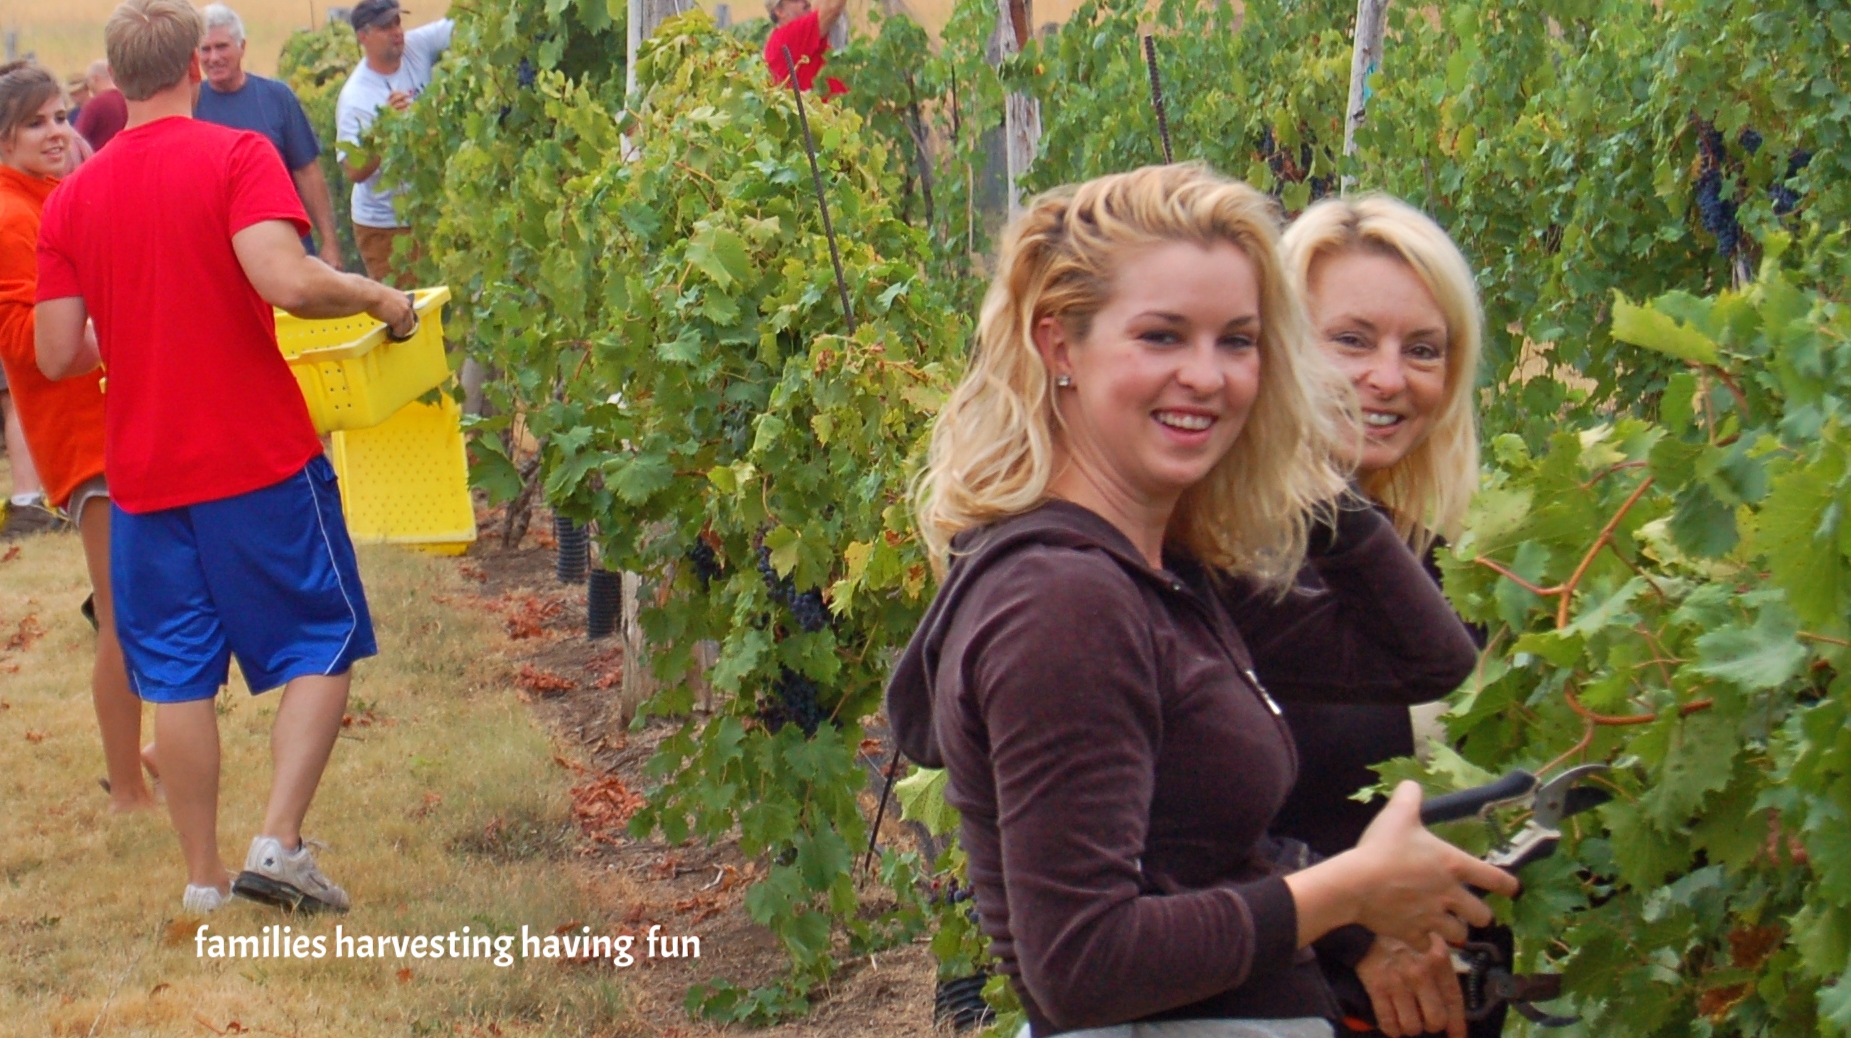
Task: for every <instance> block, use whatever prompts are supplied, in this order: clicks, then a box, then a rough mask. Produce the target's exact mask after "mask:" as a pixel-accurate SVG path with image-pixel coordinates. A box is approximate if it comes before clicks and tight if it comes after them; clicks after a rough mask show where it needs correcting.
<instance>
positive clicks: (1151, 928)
mask: <svg viewBox="0 0 1851 1038" xmlns="http://www.w3.org/2000/svg"><path fill="white" fill-rule="evenodd" d="M1336 525H1337V529H1336V531H1335V534H1334V536H1333V533H1332V531H1331V530H1330V529H1328V528H1324V529H1320V530H1315V531H1314V532H1313V538H1312V539H1313V549H1314V554H1313V557H1312V558H1310V559H1309V560H1308V563H1309V565H1311V566H1312V567H1314V568H1315V569H1316V570H1317V573H1318V575H1319V577H1320V578H1321V579H1322V582H1323V584H1324V586H1325V587H1326V588H1327V589H1328V592H1327V593H1324V594H1320V595H1315V596H1311V595H1305V594H1298V593H1294V594H1292V595H1290V596H1288V597H1286V598H1285V599H1283V600H1281V599H1277V598H1275V596H1274V595H1273V594H1272V593H1271V592H1269V591H1263V590H1260V589H1257V588H1254V587H1253V586H1251V585H1249V584H1245V583H1243V582H1240V581H1220V582H1216V581H1211V580H1210V579H1209V577H1208V574H1207V573H1206V572H1204V570H1203V569H1202V568H1201V567H1200V566H1199V565H1197V564H1195V563H1194V562H1193V561H1192V560H1191V559H1189V558H1188V557H1187V556H1185V555H1182V554H1179V553H1172V554H1169V555H1166V558H1165V563H1166V568H1165V569H1163V570H1156V569H1152V568H1151V567H1150V566H1149V565H1147V564H1146V563H1145V562H1144V560H1143V559H1142V558H1141V557H1140V556H1139V554H1138V552H1137V550H1136V549H1135V548H1134V547H1133V546H1132V544H1131V542H1130V541H1129V540H1128V539H1127V538H1126V537H1125V536H1124V535H1123V534H1121V533H1120V532H1119V531H1118V530H1117V529H1116V528H1114V527H1113V526H1112V525H1111V524H1110V523H1108V522H1107V521H1106V520H1105V519H1103V518H1101V517H1100V516H1098V515H1096V514H1094V513H1093V512H1090V511H1088V510H1087V509H1085V508H1082V507H1080V506H1078V505H1074V504H1071V503H1068V502H1064V501H1050V502H1048V503H1047V504H1045V505H1043V506H1041V507H1039V508H1037V509H1035V510H1034V511H1031V512H1028V513H1025V514H1023V515H1020V516H1017V517H1015V518H1012V519H1009V520H1006V521H1004V522H1000V523H997V524H995V525H993V526H989V527H986V528H983V529H981V530H973V531H968V532H967V533H966V534H964V535H961V536H960V537H959V538H958V539H957V541H956V542H954V548H953V562H952V564H951V567H950V572H949V573H948V574H947V575H946V579H945V582H944V584H943V586H942V587H941V588H940V589H939V592H938V596H937V598H936V599H934V601H933V603H932V606H931V608H930V609H929V610H928V611H927V613H926V616H925V618H924V620H923V621H922V622H921V624H920V627H919V630H918V631H917V632H916V633H915V634H914V635H913V639H912V643H911V644H910V645H909V646H908V647H907V650H906V652H905V654H904V655H903V656H902V657H901V659H900V662H899V664H898V665H897V667H896V669H895V671H894V675H893V680H892V682H891V683H890V685H889V686H888V690H887V710H888V715H889V717H890V719H891V720H892V723H893V726H894V732H895V734H896V736H897V738H898V740H899V744H900V748H901V749H902V750H903V751H905V753H906V755H907V756H908V757H911V758H912V759H913V760H915V761H918V762H920V763H921V764H925V765H928V766H933V767H945V768H947V769H948V770H949V772H950V783H949V790H948V799H949V800H950V802H951V803H952V805H953V806H955V807H956V808H958V810H959V811H961V812H962V813H963V825H962V829H961V833H960V835H961V837H962V840H963V844H964V849H965V851H966V852H967V853H968V854H969V856H970V878H971V881H972V883H973V884H974V885H975V887H976V901H977V909H978V912H979V915H980V917H981V919H982V923H983V928H984V931H985V932H986V933H987V934H988V935H989V936H990V938H991V939H992V941H993V942H994V943H993V945H992V951H993V953H994V954H995V955H996V957H997V959H998V960H999V963H1000V965H1001V968H1002V969H1003V971H1004V972H1005V973H1007V974H1008V975H1009V976H1010V977H1011V979H1012V981H1013V982H1014V985H1015V988H1016V992H1017V994H1018V995H1019V996H1020V997H1021V1000H1022V1004H1023V1006H1024V1008H1025V1009H1026V1010H1027V1012H1028V1018H1029V1021H1030V1023H1031V1025H1032V1027H1033V1030H1034V1034H1035V1035H1036V1036H1037V1038H1040V1036H1045V1035H1050V1034H1058V1033H1060V1032H1062V1031H1069V1030H1077V1029H1082V1028H1088V1027H1101V1026H1107V1025H1111V1024H1118V1023H1125V1022H1128V1021H1133V1020H1149V1019H1179V1018H1246V1019H1265V1018H1288V1017H1307V1016H1314V1017H1315V1016H1322V1017H1332V1016H1334V1007H1333V1005H1332V1002H1331V999H1330V995H1329V991H1328V989H1327V988H1326V986H1325V983H1324V980H1323V977H1322V976H1321V974H1320V973H1319V970H1318V967H1317V964H1316V962H1315V961H1314V959H1313V957H1312V955H1311V953H1310V951H1309V950H1308V949H1307V950H1304V951H1302V952H1301V951H1300V950H1299V949H1298V937H1297V932H1298V921H1297V913H1296V908H1295V906H1294V904H1293V901H1292V895H1291V892H1290V890H1289V889H1288V888H1287V887H1286V885H1285V881H1284V879H1283V876H1284V875H1285V873H1287V872H1289V871H1291V870H1292V868H1293V867H1296V865H1297V864H1299V863H1296V862H1295V863H1292V864H1286V863H1282V862H1280V861H1279V860H1277V859H1279V858H1281V857H1283V855H1282V854H1281V850H1280V847H1279V845H1278V844H1277V843H1276V842H1275V841H1273V840H1271V839H1270V838H1269V837H1267V836H1266V830H1267V825H1268V823H1269V822H1270V821H1271V820H1272V817H1273V815H1274V814H1275V813H1276V812H1277V811H1278V809H1279V805H1280V804H1281V803H1283V802H1284V800H1285V796H1286V793H1287V792H1288V791H1289V790H1290V789H1291V786H1292V782H1293V778H1294V774H1295V771H1296V767H1297V764H1296V760H1295V759H1294V756H1293V751H1292V740H1291V736H1290V734H1289V732H1288V731H1287V729H1286V726H1285V722H1284V721H1283V720H1282V719H1281V718H1280V716H1279V712H1278V708H1277V707H1276V706H1275V705H1274V704H1273V703H1272V701H1271V700H1270V699H1269V698H1268V697H1267V695H1266V693H1265V692H1264V691H1263V690H1262V689H1261V688H1260V687H1259V682H1258V680H1257V679H1256V678H1255V677H1254V676H1253V662H1254V661H1253V659H1252V658H1251V657H1250V655H1249V652H1248V649H1247V646H1248V645H1249V644H1253V645H1261V646H1268V647H1270V650H1269V651H1270V652H1271V653H1272V654H1273V655H1272V656H1269V657H1268V658H1267V659H1266V662H1267V663H1268V664H1269V665H1270V666H1272V667H1273V668H1274V669H1275V670H1277V668H1278V667H1279V666H1286V667H1289V668H1307V669H1309V670H1311V671H1313V672H1315V673H1314V678H1315V679H1314V680H1309V681H1306V682H1304V683H1303V684H1304V686H1305V687H1307V688H1312V689H1315V690H1316V694H1318V695H1320V696H1328V697H1330V698H1333V699H1343V700H1348V701H1352V702H1354V701H1369V702H1400V703H1412V702H1420V701H1423V700H1428V699H1432V698H1435V697H1436V696H1437V695H1440V694H1444V693H1445V692H1448V691H1451V690H1452V689H1453V688H1455V687H1456V686H1457V685H1458V684H1459V683H1460V682H1461V681H1463V680H1464V679H1465V677H1466V676H1467V675H1468V674H1469V673H1470V672H1471V669H1472V666H1473V664H1474V662H1475V660H1476V653H1475V650H1474V647H1473V644H1472V640H1471V637H1470V636H1469V634H1468V633H1467V632H1466V630H1465V628H1464V627H1463V626H1462V625H1461V624H1460V623H1459V621H1458V619H1457V618H1456V617H1455V616H1454V615H1453V612H1452V609H1451V608H1450V607H1449V606H1448V605H1447V604H1446V601H1445V599H1444V598H1442V597H1441V596H1440V594H1439V592H1438V590H1437V589H1436V588H1435V587H1434V585H1433V582H1432V581H1431V580H1430V579H1429V578H1428V577H1427V575H1426V574H1425V573H1424V572H1423V571H1422V570H1421V566H1420V563H1419V561H1417V560H1416V559H1415V558H1414V556H1413V555H1412V554H1411V553H1410V552H1409V551H1408V549H1407V546H1406V545H1405V544H1403V543H1402V542H1401V540H1400V538H1398V537H1397V536H1396V535H1395V532H1394V529H1393V528H1392V527H1390V526H1389V525H1388V523H1387V522H1386V521H1384V520H1383V519H1382V518H1381V516H1380V515H1378V514H1376V513H1375V512H1374V511H1373V510H1370V509H1367V508H1360V509H1356V510H1344V511H1342V512H1340V513H1339V518H1338V520H1337V524H1336ZM1243 636H1244V637H1243Z"/></svg>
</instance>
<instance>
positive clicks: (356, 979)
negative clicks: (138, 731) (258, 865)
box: [0, 536, 633, 1038]
mask: <svg viewBox="0 0 1851 1038" xmlns="http://www.w3.org/2000/svg"><path fill="white" fill-rule="evenodd" d="M20 549H21V550H20V552H19V553H18V554H17V555H16V556H14V557H11V558H9V559H8V560H7V561H5V562H0V702H3V703H4V704H5V705H4V707H3V708H0V747H4V750H3V751H0V760H4V761H5V762H6V763H7V767H6V768H5V769H4V771H3V772H0V803H4V804H5V805H6V810H5V812H4V814H0V1033H5V1034H48V1033H49V1034H55V1035H91V1034H95V1035H125V1036H126V1035H181V1034H185V1035H203V1034H207V1033H219V1034H231V1033H266V1034H278V1035H289V1036H297V1035H300V1036H304V1038H308V1036H317V1035H330V1036H332V1035H340V1036H366V1035H385V1034H392V1035H419V1034H445V1035H449V1034H465V1035H476V1034H481V1035H502V1034H506V1035H517V1034H532V1035H540V1034H561V1035H565V1034H571V1035H586V1034H611V1033H629V1032H630V1031H631V1029H632V1027H633V1022H632V1021H631V1019H630V1018H629V1017H628V1015H627V1014H626V1012H625V1010H624V1003H625V993H624V988H623V985H624V983H625V978H624V977H623V975H621V974H618V973H616V972H614V971H611V970H608V969H606V970H598V969H593V968H588V967H568V968H562V967H559V966H557V965H554V964H552V963H546V962H525V963H521V962H517V963H516V964H515V965H514V966H512V967H509V968H497V967H495V966H493V965H488V964H484V963H482V962H480V961H462V962H452V961H449V960H445V961H441V962H433V961H428V960H427V961H421V962H415V963H409V964H404V963H399V962H396V961H392V960H386V961H383V962H381V961H378V960H372V961H368V960H352V959H347V960H339V961H336V960H334V959H332V958H329V959H324V960H320V961H314V960H310V961H300V960H265V961H249V960H247V961H241V962H240V961H230V962H224V961H221V962H212V961H205V960H200V959H198V958H196V957H195V950H194V943H193V932H194V928H195V927H196V926H197V924H198V922H199V920H194V919H177V918H176V916H178V915H179V901H180V892H181V887H182V885H183V883H184V872H183V870H182V867H181V863H180V859H179V853H178V848H177V846H176V844H175V842H174V839H173V836H172V834H171V832H170V831H169V829H168V826H167V823H166V821H165V818H164V817H155V816H150V815H141V816H136V817H127V818H122V817H114V816H111V815H110V814H108V813H107V811H106V810H105V799H104V796H103V793H102V791H101V790H99V789H98V788H97V784H96V778H97V776H98V775H100V774H101V773H102V760H101V750H100V747H99V744H98V741H97V737H96V732H95V720H94V717H93V715H92V713H91V710H90V706H89V700H88V684H87V677H86V675H87V670H88V656H89V652H90V637H91V636H90V632H89V630H88V628H87V627H86V626H85V625H84V622H83V620H82V619H81V618H80V617H79V615H78V612H77V606H78V603H79V601H80V600H81V599H82V598H83V595H84V594H85V592H86V590H87V588H86V586H85V581H84V578H83V576H82V574H83V566H82V556H81V550H80V548H79V545H78V542H77V539H76V538H75V537H71V536H55V537H39V538H34V539H31V540H28V541H25V542H21V543H20ZM6 551H7V546H6V545H0V554H5V553H6ZM361 566H362V569H363V571H364V572H365V575H366V580H367V587H368V591H369V597H370V598H371V601H372V605H373V610H374V615H375V618H376V620H377V622H378V625H379V634H380V642H381V648H382V652H381V655H380V656H379V657H378V658H376V659H373V660H369V661H366V662H365V663H363V664H362V665H361V667H360V668H359V671H358V680H357V681H356V683H355V702H354V713H355V715H356V723H355V724H354V726H353V727H352V728H351V729H350V730H349V732H348V737H347V738H343V740H342V741H341V742H340V744H339V745H338V747H337V749H336V753H335V757H334V761H333V763H332V764H331V766H330V769H329V774H328V776H327V778H326V779H325V781H324V782H323V785H322V792H321V795H320V798H319V799H318V801H317V803H316V805H315V808H314V810H313V811H312V812H311V814H310V816H309V825H308V830H309V832H310V834H311V835H312V836H315V837H317V838H319V839H321V840H324V841H326V842H327V843H328V844H329V845H330V847H331V850H329V851H326V852H323V853H322V854H321V861H322V863H323V865H324V867H325V868H326V869H327V871H328V872H329V874H330V875H331V876H332V877H333V878H334V879H335V880H336V881H337V882H339V883H341V884H343V885H344V886H346V887H347V889H348V890H349V892H350V893H351V894H352V895H353V896H354V900H355V908H354V910H353V912H352V913H350V914H349V915H347V916H345V917H344V918H341V919H340V920H339V923H340V924H341V925H342V926H344V927H345V929H346V931H347V932H348V933H350V934H352V933H384V934H417V933H425V934H429V933H447V932H449V931H451V930H457V931H460V930H461V929H462V927H463V926H465V925H468V926H471V927H472V928H473V931H474V932H476V933H480V932H482V930H483V928H484V927H488V928H492V929H495V930H501V931H506V930H509V929H514V930H518V928H519V927H520V925H521V924H523V923H526V924H529V925H531V926H533V927H534V928H535V930H537V931H540V932H548V931H550V930H551V929H552V928H553V927H554V926H555V925H558V924H560V923H564V922H568V921H574V920H578V919H581V918H583V919H585V920H587V921H592V920H593V919H594V918H595V917H596V916H597V912H596V910H595V907H594V906H593V905H592V904H591V897H592V894H591V892H590V891H589V890H588V889H586V885H585V880H584V877H585V875H586V871H585V870H584V869H582V867H580V866H579V865H578V864H577V863H576V862H573V861H570V860H568V856H569V855H570V854H571V853H572V851H571V848H572V846H573V843H574V840H573V837H572V835H571V833H570V830H569V826H570V821H569V818H568V816H567V804H566V798H565V789H566V787H567V786H568V785H569V783H570V776H569V775H568V773H566V772H565V771H562V770H561V769H559V768H558V767H557V766H555V765H554V764H553V763H552V757H553V752H554V750H553V746H552V744H551V742H550V741H549V739H548V737H547V736H546V735H545V734H544V733H543V732H542V731H541V730H540V729H539V727H538V726H537V724H536V723H535V721H534V720H533V719H532V717H531V715H530V713H529V711H528V710H527V709H526V708H525V707H524V706H523V705H522V704H521V703H520V702H519V701H517V699H516V697H515V695H514V694H513V693H512V691H511V690H510V689H509V688H508V686H507V684H506V682H505V678H506V676H507V672H508V667H507V664H506V661H505V659H504V658H503V657H502V650H501V646H502V645H503V644H504V643H503V641H502V639H501V638H500V637H499V632H497V631H495V630H494V629H493V624H494V620H493V619H492V618H491V617H488V616H486V615H484V614H482V613H480V612H466V611H463V610H460V609H458V608H456V607H454V606H451V605H448V604H446V603H445V602H439V601H433V595H443V596H445V597H447V593H449V592H453V591H454V590H455V588H456V587H457V585H458V577H457V576H456V572H455V565H454V563H452V562H448V561H445V560H438V559H431V558H425V557H422V556H418V555H415V554H411V553H406V552H402V551H396V550H392V549H374V550H365V551H363V552H362V554H361ZM41 628H42V630H43V632H44V633H43V634H42V635H37V636H34V635H33V633H32V632H34V631H36V630H39V629H41ZM22 631H23V632H25V635H24V636H23V637H20V635H21V632H22ZM9 643H14V647H13V648H10V649H8V648H5V647H6V646H7V645H9ZM15 668H16V669H15ZM220 702H221V732H222V739H223V742H224V754H225V769H224V774H225V781H224V789H223V793H222V804H223V807H222V812H221V815H222V820H221V827H222V839H223V843H224V853H225V855H226V857H227V860H228V863H229V864H231V865H232V866H234V867H235V866H236V865H237V864H238V862H239V860H240V859H241V856H242V854H243V852H244V847H245V843H246V841H247V840H248V838H249V835H250V833H251V832H252V830H253V827H254V825H255V824H256V823H257V822H258V820H259V817H260V811H261V807H262V800H263V795H264V791H265V789H266V786H267V781H268V763H267V760H268V757H267V754H268V750H267V742H266V739H267V734H268V732H269V727H270V720H271V718H272V716H273V714H274V710H275V703H276V697H275V696H273V695H271V696H264V697H262V698H259V699H252V698H251V697H250V696H249V695H248V694H246V692H245V691H244V690H243V687H242V684H241V683H240V682H238V681H237V680H236V679H234V682H233V687H232V689H231V690H230V691H228V692H227V693H225V695H224V696H223V697H222V698H221V701H220ZM369 711H370V712H369ZM279 922H287V923H288V924H289V925H291V926H292V927H294V928H295V932H297V933H310V934H318V933H319V934H331V933H332V932H333V928H334V925H335V921H334V920H328V921H311V920H304V919H287V920H285V919H284V918H283V917H282V916H281V915H280V914H279V913H277V912H275V911H273V910H268V909H262V908H259V907H258V906H255V905H252V904H249V903H245V902H233V904H232V905H231V906H229V907H227V908H225V909H222V910H221V911H219V912H217V913H215V914H214V915H212V916H211V917H210V919H209V923H210V925H211V926H212V927H213V929H214V930H215V931H220V932H225V933H231V934H256V933H259V932H260V931H261V928H262V927H263V926H265V925H267V924H272V923H279ZM402 965H409V966H410V969H409V971H408V972H404V971H401V969H400V967H401V966H402Z"/></svg>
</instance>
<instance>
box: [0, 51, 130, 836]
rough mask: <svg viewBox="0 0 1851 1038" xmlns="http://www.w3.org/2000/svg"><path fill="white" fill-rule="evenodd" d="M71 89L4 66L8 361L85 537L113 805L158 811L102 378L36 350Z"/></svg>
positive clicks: (1, 326)
mask: <svg viewBox="0 0 1851 1038" xmlns="http://www.w3.org/2000/svg"><path fill="white" fill-rule="evenodd" d="M68 107H69V106H68V105H67V104H66V102H65V98H64V90H63V88H62V87H60V86H59V85H58V81H57V80H56V79H54V78H53V77H52V75H51V73H50V72H47V71H46V70H45V69H43V68H40V67H39V66H37V65H35V64H32V63H31V62H25V61H17V62H12V63H10V64H6V65H0V363H4V364H5V366H6V377H7V382H8V383H9V384H10V385H11V388H12V392H13V401H14V406H15V407H16V408H17V409H18V411H19V417H20V421H21V423H22V424H23V425H24V426H25V429H26V439H27V440H28V441H29V442H30V443H31V444H32V456H33V461H35V462H37V464H38V469H39V477H40V479H41V480H42V481H43V482H44V484H45V498H46V500H47V501H48V502H49V503H50V504H52V505H55V506H57V507H60V508H64V509H65V510H66V511H68V512H69V513H70V514H71V518H72V519H73V520H74V521H75V522H76V523H77V526H78V530H79V531H80V533H81V534H82V536H83V542H84V559H85V561H86V562H87V563H88V565H89V569H90V583H91V586H92V587H93V588H94V589H95V592H96V595H95V602H96V624H97V639H96V664H95V669H94V671H93V672H92V676H91V693H92V696H93V698H94V699H95V702H96V717H97V723H98V725H99V727H101V729H102V733H103V755H104V757H105V758H107V760H108V764H109V779H108V781H107V783H106V785H107V786H108V788H109V801H110V807H111V808H113V809H115V810H117V811H133V810H137V809H142V808H152V807H153V806H154V795H153V793H152V792H151V791H150V790H149V788H148V784H147V783H146V782H145V781H143V779H142V774H141V769H142V757H141V754H140V752H139V751H138V746H139V744H140V742H141V700H139V699H137V698H136V697H135V695H134V693H132V692H131V691H130V690H129V681H128V672H127V670H126V668H125V667H124V666H123V662H122V647H121V645H120V644H119V643H118V642H117V641H116V627H115V609H114V606H113V603H112V602H111V600H110V594H109V507H110V505H109V487H108V485H107V484H106V483H105V482H104V479H103V387H102V372H101V371H100V370H99V371H95V372H91V373H90V374H88V375H84V376H80V377H78V378H71V379H65V380H63V381H59V382H53V381H51V380H50V379H47V378H46V377H45V376H44V375H43V374H42V373H40V371H39V366H38V357H37V350H36V348H35V347H34V345H33V333H34V322H33V306H34V304H35V303H36V301H37V300H36V295H37V290H38V280H39V275H38V240H39V214H40V212H41V211H42V210H43V209H44V208H45V199H46V197H47V196H49V195H50V194H51V192H52V189H53V188H55V187H57V186H58V179H57V178H58V177H60V176H62V175H63V174H64V173H65V171H66V169H67V163H68V162H69V159H70V156H71V155H72V153H73V152H74V150H75V148H76V146H77V145H76V141H75V137H74V134H73V133H72V130H71V127H70V124H69V122H68V121H67V119H66V111H67V109H68Z"/></svg>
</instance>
